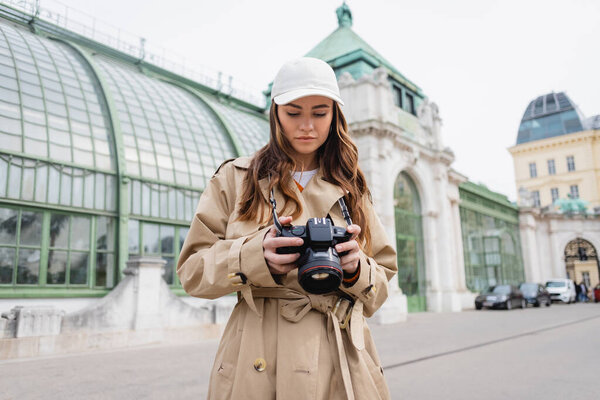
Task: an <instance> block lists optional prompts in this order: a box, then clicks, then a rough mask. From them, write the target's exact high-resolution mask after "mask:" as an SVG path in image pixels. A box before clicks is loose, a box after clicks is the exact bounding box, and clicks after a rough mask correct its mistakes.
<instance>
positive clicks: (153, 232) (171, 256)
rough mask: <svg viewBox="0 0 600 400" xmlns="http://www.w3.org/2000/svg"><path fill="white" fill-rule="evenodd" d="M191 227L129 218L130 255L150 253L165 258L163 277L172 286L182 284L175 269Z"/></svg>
mask: <svg viewBox="0 0 600 400" xmlns="http://www.w3.org/2000/svg"><path fill="white" fill-rule="evenodd" d="M188 230H189V228H188V227H183V226H174V225H166V224H155V223H150V222H144V221H138V220H135V219H130V220H129V256H130V257H131V256H133V255H150V256H157V257H160V258H162V259H163V260H165V261H166V262H167V263H166V265H165V272H164V275H163V278H164V280H165V282H167V284H169V285H171V286H181V283H180V282H179V278H178V277H177V273H176V270H175V265H176V264H177V259H178V257H179V252H180V251H181V247H182V246H183V242H184V241H185V237H186V236H187V233H188Z"/></svg>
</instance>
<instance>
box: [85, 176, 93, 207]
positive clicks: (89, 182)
mask: <svg viewBox="0 0 600 400" xmlns="http://www.w3.org/2000/svg"><path fill="white" fill-rule="evenodd" d="M94 176H95V175H94V174H89V175H88V176H86V177H85V184H84V190H83V196H84V198H83V206H84V207H85V208H94Z"/></svg>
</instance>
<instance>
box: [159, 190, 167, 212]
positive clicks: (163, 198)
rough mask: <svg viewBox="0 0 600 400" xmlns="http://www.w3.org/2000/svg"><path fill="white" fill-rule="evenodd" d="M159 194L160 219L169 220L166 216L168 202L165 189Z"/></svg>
mask: <svg viewBox="0 0 600 400" xmlns="http://www.w3.org/2000/svg"><path fill="white" fill-rule="evenodd" d="M162 189H163V190H162V191H161V192H160V217H161V218H169V215H168V207H169V202H168V201H167V191H166V190H165V188H164V187H163V188H162Z"/></svg>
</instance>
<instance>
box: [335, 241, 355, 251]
mask: <svg viewBox="0 0 600 400" xmlns="http://www.w3.org/2000/svg"><path fill="white" fill-rule="evenodd" d="M358 249H359V247H358V242H357V241H356V240H354V239H352V240H349V241H347V242H344V243H339V244H337V245H336V246H335V250H336V251H337V252H338V253H343V252H345V251H349V252H354V251H356V252H358Z"/></svg>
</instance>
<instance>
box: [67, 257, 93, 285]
mask: <svg viewBox="0 0 600 400" xmlns="http://www.w3.org/2000/svg"><path fill="white" fill-rule="evenodd" d="M88 258H89V253H79V252H72V253H71V267H70V271H69V282H70V283H71V284H76V285H79V284H85V283H87V271H88Z"/></svg>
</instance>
